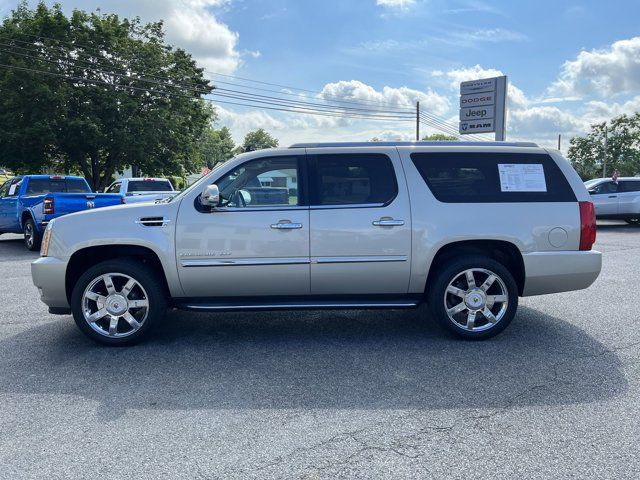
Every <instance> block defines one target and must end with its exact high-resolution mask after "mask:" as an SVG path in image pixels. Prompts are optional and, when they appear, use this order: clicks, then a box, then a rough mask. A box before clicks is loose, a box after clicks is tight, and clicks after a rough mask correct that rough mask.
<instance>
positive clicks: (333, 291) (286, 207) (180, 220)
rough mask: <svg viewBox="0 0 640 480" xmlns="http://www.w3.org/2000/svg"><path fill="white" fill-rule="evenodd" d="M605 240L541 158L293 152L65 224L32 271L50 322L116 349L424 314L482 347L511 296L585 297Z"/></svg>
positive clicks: (391, 146) (386, 146) (562, 165)
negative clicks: (288, 324) (313, 313)
mask: <svg viewBox="0 0 640 480" xmlns="http://www.w3.org/2000/svg"><path fill="white" fill-rule="evenodd" d="M107 225H108V226H109V228H105V226H107ZM595 229H596V226H595V218H594V210H593V205H592V203H591V202H590V199H589V194H588V193H587V190H586V188H585V187H584V185H583V183H582V181H581V180H580V178H579V177H578V175H577V174H576V172H575V171H574V170H573V169H572V167H571V166H570V165H569V163H568V162H567V161H566V160H565V159H564V158H563V157H562V156H561V155H560V153H559V152H557V151H553V150H546V149H543V148H540V147H538V146H536V145H535V144H531V143H504V142H495V143H493V142H482V143H465V142H449V143H448V142H434V143H424V142H417V143H380V142H377V143H351V144H349V143H342V144H340V143H332V144H305V145H302V144H299V145H293V146H292V147H290V148H288V149H272V150H261V151H257V152H250V153H246V154H242V155H239V156H237V157H235V158H234V159H232V160H230V161H228V162H226V163H224V164H223V165H221V166H219V167H218V168H217V169H215V170H213V171H212V172H211V173H209V174H208V175H207V176H205V177H203V178H202V179H201V180H200V181H198V182H197V183H196V184H194V185H193V186H192V187H190V188H189V189H187V190H185V191H183V192H182V193H180V194H178V195H176V196H174V197H172V198H170V199H168V200H166V201H165V202H164V203H158V204H138V205H126V206H124V207H117V208H109V207H108V208H103V209H100V210H96V211H91V212H82V213H77V214H72V215H68V216H65V217H62V218H58V219H55V220H54V221H51V222H50V223H49V224H48V226H47V229H46V232H45V235H44V238H43V242H42V250H41V258H39V259H38V260H36V261H35V262H33V264H32V275H33V281H34V283H35V285H36V286H37V287H38V289H39V291H40V295H41V299H42V301H43V302H44V303H45V304H47V305H48V306H49V311H50V312H51V313H57V314H69V313H72V314H73V318H74V319H75V322H76V324H77V325H78V327H79V328H80V330H82V332H84V333H85V334H86V335H88V336H89V337H91V338H92V339H94V340H97V341H99V342H102V343H105V344H109V345H119V344H125V343H132V342H135V341H138V340H140V339H141V338H142V337H144V335H145V334H147V333H148V332H149V331H150V330H151V329H152V328H153V326H154V324H156V323H157V322H158V321H159V320H160V319H161V317H162V316H163V314H164V312H165V310H166V309H167V307H171V308H181V309H188V310H197V311H224V310H257V309H267V310H274V309H296V308H311V309H321V308H336V309H347V308H410V307H415V306H417V305H418V304H419V303H421V302H423V301H426V302H427V304H428V306H429V309H430V312H431V316H433V317H434V318H435V319H437V321H439V322H440V323H441V324H442V325H443V326H444V327H445V328H446V329H448V330H449V331H450V332H452V333H453V334H455V335H457V336H460V337H463V338H468V339H484V338H488V337H491V336H493V335H496V334H497V333H499V332H501V331H502V330H503V329H504V328H505V327H506V326H507V325H508V324H509V323H510V322H511V320H512V319H513V318H514V315H515V313H516V309H517V305H518V297H519V296H528V295H540V294H547V293H556V292H563V291H568V290H577V289H582V288H586V287H588V286H589V285H591V284H592V283H593V282H594V280H595V279H596V278H597V276H598V274H599V272H600V267H601V254H600V253H599V252H596V251H593V250H592V245H593V243H594V241H595V234H596V232H595Z"/></svg>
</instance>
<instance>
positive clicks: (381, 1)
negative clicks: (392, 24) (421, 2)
mask: <svg viewBox="0 0 640 480" xmlns="http://www.w3.org/2000/svg"><path fill="white" fill-rule="evenodd" d="M415 3H416V0H376V5H379V6H381V7H386V8H394V9H400V10H404V9H407V8H408V7H410V6H412V5H415Z"/></svg>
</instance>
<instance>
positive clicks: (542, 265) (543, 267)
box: [522, 250, 602, 297]
mask: <svg viewBox="0 0 640 480" xmlns="http://www.w3.org/2000/svg"><path fill="white" fill-rule="evenodd" d="M522 258H523V260H524V271H525V281H524V291H523V293H522V296H523V297H528V296H531V295H543V294H546V293H558V292H568V291H570V290H580V289H583V288H587V287H588V286H590V285H591V284H592V283H593V282H594V281H595V280H596V278H598V275H599V274H600V269H601V268H602V254H601V253H600V252H597V251H595V250H591V251H588V252H580V251H571V252H533V253H525V254H523V255H522Z"/></svg>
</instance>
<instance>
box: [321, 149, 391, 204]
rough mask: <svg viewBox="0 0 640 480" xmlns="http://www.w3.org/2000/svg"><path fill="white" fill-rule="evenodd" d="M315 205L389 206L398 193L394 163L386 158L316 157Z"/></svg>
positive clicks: (363, 155)
mask: <svg viewBox="0 0 640 480" xmlns="http://www.w3.org/2000/svg"><path fill="white" fill-rule="evenodd" d="M312 163H313V164H315V169H316V174H315V175H312V178H313V179H314V180H315V182H313V183H314V185H313V191H314V192H313V193H314V194H313V200H312V204H313V205H365V204H386V203H389V202H391V201H392V200H393V199H394V198H395V197H396V195H397V193H398V186H397V183H396V177H395V173H394V170H393V164H392V163H391V160H390V159H389V157H387V156H386V155H381V154H345V155H340V154H336V155H317V156H316V157H315V162H313V161H312Z"/></svg>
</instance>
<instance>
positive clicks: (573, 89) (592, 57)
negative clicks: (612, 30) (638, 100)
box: [549, 37, 640, 96]
mask: <svg viewBox="0 0 640 480" xmlns="http://www.w3.org/2000/svg"><path fill="white" fill-rule="evenodd" d="M638 90H640V37H634V38H630V39H628V40H620V41H618V42H615V43H613V44H612V45H611V46H610V47H608V48H604V49H599V50H591V51H584V50H583V51H581V52H580V53H579V54H578V56H577V57H576V59H575V60H570V61H567V62H565V63H564V65H563V66H562V71H561V73H560V77H559V78H558V80H557V81H556V82H554V83H553V84H552V85H551V87H550V89H549V92H550V93H551V94H553V95H561V96H563V95H576V94H577V95H599V96H608V95H615V94H619V93H625V92H632V91H638Z"/></svg>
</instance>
